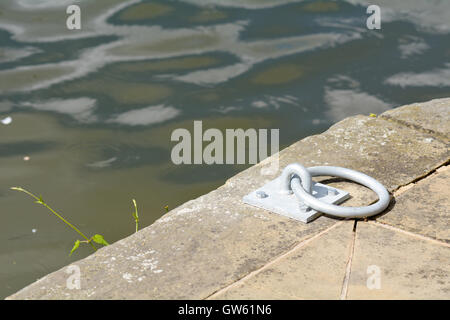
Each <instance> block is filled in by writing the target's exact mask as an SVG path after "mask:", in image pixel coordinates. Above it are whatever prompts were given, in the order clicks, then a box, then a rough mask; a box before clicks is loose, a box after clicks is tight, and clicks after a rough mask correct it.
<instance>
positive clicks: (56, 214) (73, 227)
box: [11, 187, 97, 251]
mask: <svg viewBox="0 0 450 320" xmlns="http://www.w3.org/2000/svg"><path fill="white" fill-rule="evenodd" d="M11 190H16V191H21V192H24V193H26V194H28V195H29V196H30V197H33V198H34V199H36V202H37V203H39V204H41V205H43V206H44V207H46V208H47V209H48V210H50V211H51V212H52V213H53V214H54V215H55V216H57V217H58V218H59V219H61V220H62V221H63V222H64V223H65V224H67V225H68V226H69V227H71V228H72V229H73V230H75V232H76V233H78V234H79V235H80V236H82V237H83V238H84V239H86V241H87V243H89V244H90V245H91V247H92V248H93V249H94V250H95V251H97V248H96V247H95V246H94V245H93V244H92V242H91V239H89V238H88V237H86V236H85V235H84V233H83V232H81V231H80V230H79V229H78V228H77V227H75V226H74V225H73V224H71V223H70V222H69V221H67V220H66V219H64V218H63V217H62V216H61V215H60V214H58V213H57V212H56V211H55V210H53V209H52V208H51V207H50V206H49V205H48V204H47V203H45V202H44V200H42V198H38V197H37V196H36V195H34V194H32V193H31V192H30V191H28V190H25V189H23V188H20V187H12V188H11Z"/></svg>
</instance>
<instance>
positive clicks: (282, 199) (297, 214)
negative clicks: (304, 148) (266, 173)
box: [243, 177, 350, 223]
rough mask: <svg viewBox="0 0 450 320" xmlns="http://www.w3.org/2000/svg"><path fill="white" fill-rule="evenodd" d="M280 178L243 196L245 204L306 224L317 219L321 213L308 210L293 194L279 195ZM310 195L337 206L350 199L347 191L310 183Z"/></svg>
mask: <svg viewBox="0 0 450 320" xmlns="http://www.w3.org/2000/svg"><path fill="white" fill-rule="evenodd" d="M280 186H281V177H278V178H276V179H275V180H272V181H270V182H268V183H266V184H265V185H264V186H262V187H261V188H259V189H257V190H255V191H253V192H251V193H249V194H247V195H246V196H244V198H243V201H244V203H246V204H250V205H252V206H255V207H258V208H262V209H265V210H268V211H271V212H274V213H277V214H280V215H282V216H285V217H289V218H292V219H295V220H299V221H301V222H304V223H308V222H311V221H313V220H314V219H317V218H318V217H319V216H320V215H321V214H322V213H321V212H318V211H316V210H314V209H312V208H308V209H309V210H307V208H306V206H305V205H304V203H303V202H302V201H300V199H298V198H297V196H296V195H295V194H293V193H292V194H287V195H286V194H282V193H280V192H279V191H280ZM311 190H312V195H313V196H314V197H316V198H318V199H320V200H321V201H323V202H326V203H330V204H338V203H341V202H343V201H345V200H347V199H348V198H349V197H350V194H349V193H348V192H347V191H343V190H340V189H336V188H332V187H329V186H326V185H324V184H321V183H318V182H314V181H312V184H311Z"/></svg>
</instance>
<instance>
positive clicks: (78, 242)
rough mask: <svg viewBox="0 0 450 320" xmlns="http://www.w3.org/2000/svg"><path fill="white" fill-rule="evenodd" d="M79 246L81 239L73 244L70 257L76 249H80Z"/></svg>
mask: <svg viewBox="0 0 450 320" xmlns="http://www.w3.org/2000/svg"><path fill="white" fill-rule="evenodd" d="M79 246H80V240H77V241H75V245H74V246H73V248H72V250H71V251H70V254H69V257H70V256H71V255H72V253H74V251H75V250H77V249H78V247H79Z"/></svg>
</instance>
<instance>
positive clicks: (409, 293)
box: [347, 222, 450, 299]
mask: <svg viewBox="0 0 450 320" xmlns="http://www.w3.org/2000/svg"><path fill="white" fill-rule="evenodd" d="M369 266H376V267H378V268H379V271H380V273H379V275H380V278H379V279H380V282H379V284H380V286H379V289H377V282H376V281H375V278H373V277H374V276H376V274H375V272H374V271H373V269H369V273H368V267H369ZM372 268H373V267H372ZM369 278H370V279H369ZM368 280H369V286H370V287H371V288H372V289H369V288H368V286H367V283H368ZM347 298H348V299H450V247H448V246H446V245H441V244H437V243H436V242H433V241H428V240H423V239H421V238H418V237H415V236H411V235H408V234H404V233H401V232H398V231H393V230H390V229H387V228H386V227H382V226H380V225H376V224H374V223H367V222H358V224H357V228H356V241H355V249H354V253H353V260H352V267H351V273H350V280H349V287H348V295H347Z"/></svg>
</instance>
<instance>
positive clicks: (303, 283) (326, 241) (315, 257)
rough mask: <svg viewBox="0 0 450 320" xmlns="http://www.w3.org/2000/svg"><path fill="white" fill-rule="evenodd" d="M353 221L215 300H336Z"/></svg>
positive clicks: (216, 297) (346, 258) (216, 296)
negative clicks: (280, 296)
mask: <svg viewBox="0 0 450 320" xmlns="http://www.w3.org/2000/svg"><path fill="white" fill-rule="evenodd" d="M353 225H354V222H353V221H345V222H343V223H342V224H341V225H339V226H337V227H335V228H333V229H331V230H330V231H328V232H326V233H325V234H324V235H322V236H321V237H319V238H317V239H314V240H312V241H311V242H310V243H307V244H305V245H304V246H301V247H299V248H296V249H294V250H292V251H291V252H290V253H289V254H287V255H286V256H284V257H283V258H281V259H279V260H278V261H276V262H275V263H273V264H271V265H270V266H268V267H267V268H264V269H263V270H261V271H260V272H259V273H257V274H255V275H252V276H251V277H249V279H245V280H244V281H242V282H239V283H238V284H237V285H235V286H234V285H233V287H230V288H229V289H227V290H224V291H223V292H221V293H220V294H217V295H215V296H214V299H276V298H274V297H276V296H278V295H279V294H280V293H282V294H284V295H285V296H287V297H290V298H291V299H292V298H295V299H339V297H340V295H341V291H342V285H343V280H344V277H345V272H346V266H347V263H348V257H349V256H350V249H351V243H352V240H353Z"/></svg>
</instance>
